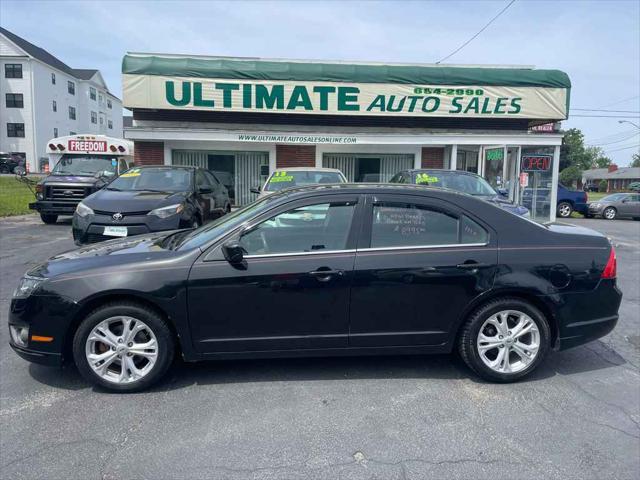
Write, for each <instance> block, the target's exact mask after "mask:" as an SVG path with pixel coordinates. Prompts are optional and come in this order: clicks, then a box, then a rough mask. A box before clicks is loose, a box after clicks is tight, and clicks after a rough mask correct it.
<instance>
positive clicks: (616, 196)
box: [600, 193, 626, 202]
mask: <svg viewBox="0 0 640 480" xmlns="http://www.w3.org/2000/svg"><path fill="white" fill-rule="evenodd" d="M625 196H626V194H625V193H614V194H613V195H607V196H606V197H603V198H602V200H600V201H601V202H617V201H619V200H622V199H623V198H624V197H625Z"/></svg>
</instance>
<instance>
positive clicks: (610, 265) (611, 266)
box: [600, 246, 618, 279]
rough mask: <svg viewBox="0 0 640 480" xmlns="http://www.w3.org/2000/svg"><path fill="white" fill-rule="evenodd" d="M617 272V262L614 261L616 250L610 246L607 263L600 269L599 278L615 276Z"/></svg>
mask: <svg viewBox="0 0 640 480" xmlns="http://www.w3.org/2000/svg"><path fill="white" fill-rule="evenodd" d="M617 273H618V262H617V261H616V250H615V248H613V246H611V252H609V260H607V265H606V266H605V267H604V270H603V271H602V275H601V276H600V278H609V279H612V278H616V275H617Z"/></svg>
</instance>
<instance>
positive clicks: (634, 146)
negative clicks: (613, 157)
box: [604, 143, 640, 153]
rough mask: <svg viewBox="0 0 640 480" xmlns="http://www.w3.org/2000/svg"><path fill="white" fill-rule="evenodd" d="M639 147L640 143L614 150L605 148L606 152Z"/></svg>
mask: <svg viewBox="0 0 640 480" xmlns="http://www.w3.org/2000/svg"><path fill="white" fill-rule="evenodd" d="M639 147H640V143H638V144H636V145H630V146H628V147H622V148H614V149H613V150H605V151H604V153H613V152H619V151H620V150H629V149H630V148H639Z"/></svg>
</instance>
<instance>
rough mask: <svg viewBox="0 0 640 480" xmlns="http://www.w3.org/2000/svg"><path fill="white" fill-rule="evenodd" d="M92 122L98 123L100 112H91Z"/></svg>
mask: <svg viewBox="0 0 640 480" xmlns="http://www.w3.org/2000/svg"><path fill="white" fill-rule="evenodd" d="M91 123H98V114H97V113H96V112H91Z"/></svg>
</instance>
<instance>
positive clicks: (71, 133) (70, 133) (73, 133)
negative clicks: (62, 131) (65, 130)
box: [69, 132, 77, 135]
mask: <svg viewBox="0 0 640 480" xmlns="http://www.w3.org/2000/svg"><path fill="white" fill-rule="evenodd" d="M69 135H77V133H76V132H69Z"/></svg>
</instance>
